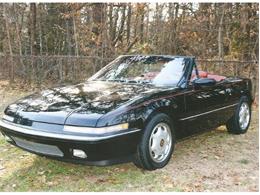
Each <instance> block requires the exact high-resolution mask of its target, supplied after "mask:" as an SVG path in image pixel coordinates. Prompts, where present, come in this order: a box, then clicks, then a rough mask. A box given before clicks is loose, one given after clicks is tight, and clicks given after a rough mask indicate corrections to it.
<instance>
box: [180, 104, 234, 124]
mask: <svg viewBox="0 0 260 195" xmlns="http://www.w3.org/2000/svg"><path fill="white" fill-rule="evenodd" d="M236 105H238V103H236V104H232V105H229V106H225V107H222V108H218V109H215V110H211V111H208V112H203V113H201V114H196V115H193V116H189V117H185V118H182V119H179V120H180V121H184V120H188V119H191V118H196V117H198V116H202V115H205V114H209V113H212V112H216V111H219V110H223V109H226V108H229V107H233V106H236Z"/></svg>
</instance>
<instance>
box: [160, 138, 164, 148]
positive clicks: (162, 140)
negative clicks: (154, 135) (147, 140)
mask: <svg viewBox="0 0 260 195" xmlns="http://www.w3.org/2000/svg"><path fill="white" fill-rule="evenodd" d="M163 145H164V139H161V141H160V146H161V147H163Z"/></svg>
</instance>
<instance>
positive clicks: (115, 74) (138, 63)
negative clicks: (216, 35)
mask: <svg viewBox="0 0 260 195" xmlns="http://www.w3.org/2000/svg"><path fill="white" fill-rule="evenodd" d="M184 70H185V61H184V58H182V57H168V56H166V57H165V56H120V57H118V58H117V59H115V60H114V61H112V62H111V63H110V64H108V65H107V66H105V67H104V68H102V69H101V70H100V71H98V72H97V73H96V74H95V75H94V76H92V77H91V78H90V80H101V81H111V82H128V83H149V84H153V85H157V86H176V85H177V83H178V82H179V81H180V79H181V77H182V75H183V73H184Z"/></svg>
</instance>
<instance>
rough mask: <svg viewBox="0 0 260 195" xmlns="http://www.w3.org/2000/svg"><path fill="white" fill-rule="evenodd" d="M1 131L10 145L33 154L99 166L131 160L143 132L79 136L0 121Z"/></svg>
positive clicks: (134, 130)
mask: <svg viewBox="0 0 260 195" xmlns="http://www.w3.org/2000/svg"><path fill="white" fill-rule="evenodd" d="M0 130H1V132H2V134H3V135H4V136H7V137H8V138H9V139H10V140H9V141H8V142H9V143H11V144H13V145H15V146H17V147H19V148H22V149H24V150H26V151H29V152H31V153H34V154H38V155H42V156H47V157H49V158H53V159H57V160H62V161H68V162H74V163H84V164H89V165H99V166H104V165H111V164H116V163H121V162H127V161H131V160H132V157H133V155H134V154H135V152H136V147H137V144H138V143H139V141H140V137H141V130H140V129H131V130H128V131H125V132H122V133H119V134H114V135H105V136H96V137H95V136H82V135H81V136H79V135H71V134H70V135H67V134H57V133H50V132H46V131H39V130H36V129H31V128H28V127H24V126H21V125H16V124H14V123H11V122H8V121H4V120H0ZM74 150H80V151H84V152H85V154H86V157H85V158H82V157H77V156H75V155H74V152H73V151H74Z"/></svg>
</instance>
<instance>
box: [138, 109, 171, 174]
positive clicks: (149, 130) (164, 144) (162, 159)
mask: <svg viewBox="0 0 260 195" xmlns="http://www.w3.org/2000/svg"><path fill="white" fill-rule="evenodd" d="M174 145H175V139H174V131H173V125H172V122H171V120H170V118H169V117H168V116H167V115H166V114H163V113H159V114H156V115H155V116H153V118H152V119H151V120H150V121H149V122H148V123H147V125H146V127H145V130H144V134H143V136H142V139H141V142H140V143H139V145H138V147H137V154H136V156H135V161H134V163H135V165H137V166H138V167H140V168H143V169H147V170H155V169H158V168H162V167H164V166H165V165H167V163H168V162H169V160H170V158H171V154H172V152H173V149H174Z"/></svg>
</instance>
